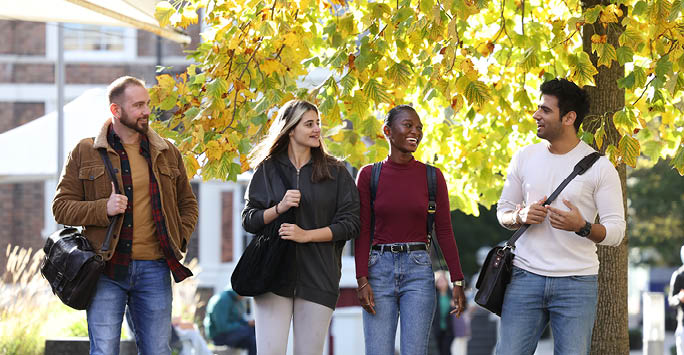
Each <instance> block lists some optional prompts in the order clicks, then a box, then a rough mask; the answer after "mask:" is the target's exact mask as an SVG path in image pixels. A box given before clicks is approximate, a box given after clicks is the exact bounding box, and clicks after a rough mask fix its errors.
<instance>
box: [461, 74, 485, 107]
mask: <svg viewBox="0 0 684 355" xmlns="http://www.w3.org/2000/svg"><path fill="white" fill-rule="evenodd" d="M463 96H465V98H466V100H468V102H469V103H471V104H477V105H479V106H482V105H483V104H484V103H485V102H487V101H488V100H489V99H490V98H491V96H490V95H489V88H488V87H487V85H485V84H484V83H483V82H481V81H479V80H475V81H471V82H470V83H468V85H467V86H466V87H465V91H464V92H463Z"/></svg>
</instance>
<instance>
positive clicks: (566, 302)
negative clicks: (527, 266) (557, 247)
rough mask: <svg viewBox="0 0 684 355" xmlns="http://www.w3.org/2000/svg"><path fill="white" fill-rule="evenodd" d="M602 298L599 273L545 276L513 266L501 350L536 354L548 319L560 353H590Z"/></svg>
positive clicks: (518, 354)
mask: <svg viewBox="0 0 684 355" xmlns="http://www.w3.org/2000/svg"><path fill="white" fill-rule="evenodd" d="M597 300H598V275H588V276H567V277H546V276H540V275H537V274H533V273H531V272H529V271H525V270H523V269H521V268H518V267H513V276H512V278H511V283H510V284H508V288H506V295H505V296H504V303H503V311H502V313H501V323H500V331H499V340H498V342H497V344H496V354H497V355H528V354H529V355H531V354H533V353H534V350H535V349H536V347H537V342H538V341H539V337H541V334H542V332H543V331H544V328H545V327H546V325H547V324H548V323H549V322H550V323H551V332H552V333H553V348H554V354H555V355H570V354H571V355H581V354H589V350H590V348H591V332H592V329H593V327H594V318H595V316H596V303H597Z"/></svg>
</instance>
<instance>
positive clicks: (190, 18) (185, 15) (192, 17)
mask: <svg viewBox="0 0 684 355" xmlns="http://www.w3.org/2000/svg"><path fill="white" fill-rule="evenodd" d="M197 20H198V18H197V11H195V10H194V9H188V8H185V9H183V12H182V15H181V22H180V26H181V27H183V28H187V27H188V26H190V25H192V24H195V23H197Z"/></svg>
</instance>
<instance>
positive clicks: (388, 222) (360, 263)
mask: <svg viewBox="0 0 684 355" xmlns="http://www.w3.org/2000/svg"><path fill="white" fill-rule="evenodd" d="M372 167H373V166H372V165H366V166H364V167H363V168H362V169H361V171H360V172H359V175H358V177H357V180H356V186H357V187H358V189H359V197H360V199H361V234H360V235H359V237H358V238H357V239H356V241H355V242H354V255H355V256H356V257H355V258H356V277H357V278H358V277H363V276H368V253H369V250H370V213H371V210H370V178H371V169H372ZM427 204H428V191H427V176H426V168H425V164H423V163H421V162H419V161H416V160H411V161H410V162H409V163H407V164H398V163H394V162H392V161H390V160H389V159H386V160H385V161H384V164H383V167H382V172H381V173H380V180H379V182H378V190H377V194H376V196H375V235H374V237H373V244H392V243H407V242H427V234H426V224H427ZM435 232H436V235H437V241H438V242H439V246H440V247H441V248H442V252H443V253H444V258H445V259H446V263H447V266H448V267H449V272H450V274H451V280H452V281H455V280H463V272H462V271H461V263H460V260H459V257H458V248H457V246H456V241H455V240H454V235H453V231H452V229H451V216H450V208H449V194H448V191H447V186H446V181H444V176H443V175H442V172H441V171H440V170H439V169H437V212H436V214H435Z"/></svg>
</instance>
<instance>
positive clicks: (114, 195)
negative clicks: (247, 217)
mask: <svg viewBox="0 0 684 355" xmlns="http://www.w3.org/2000/svg"><path fill="white" fill-rule="evenodd" d="M108 96H109V103H110V106H109V107H110V110H111V113H112V118H111V119H108V120H107V122H105V124H104V125H103V126H102V129H101V130H100V133H99V134H98V135H97V137H95V138H94V139H93V138H85V139H83V140H81V141H80V142H79V143H78V145H77V146H76V148H74V149H73V150H72V151H71V153H70V154H69V157H68V158H67V162H66V165H65V167H64V169H63V171H62V176H61V178H60V181H59V184H58V185H57V194H56V196H55V199H54V201H53V203H52V211H53V213H54V215H55V220H56V221H57V223H60V224H65V225H72V226H83V227H84V234H85V235H86V236H87V238H88V240H89V241H90V243H91V244H92V245H93V247H94V248H96V249H97V250H100V249H101V248H102V244H103V242H104V239H105V235H106V233H107V227H108V225H109V224H110V221H112V220H115V219H114V216H116V215H119V214H122V215H123V216H122V218H119V219H118V222H117V224H116V225H115V226H114V232H113V234H112V238H111V242H110V246H109V250H108V251H107V252H101V254H102V256H103V258H104V259H105V260H107V264H106V266H105V270H104V273H103V275H102V276H101V277H100V280H99V281H98V284H97V290H96V293H95V296H94V297H93V300H92V301H91V304H90V306H89V307H88V309H87V318H88V336H89V337H90V354H107V355H110V354H118V353H119V339H120V336H121V323H122V320H123V316H124V311H125V309H126V306H128V307H129V309H130V315H131V318H132V321H133V328H134V332H135V335H136V343H137V345H138V349H139V351H140V353H141V354H170V353H171V350H170V348H169V339H170V337H171V298H172V294H171V277H170V276H171V275H173V278H174V280H175V281H176V282H180V281H182V280H183V279H185V278H187V277H189V276H192V272H190V270H189V269H187V268H186V267H185V266H183V264H182V263H181V262H180V260H181V259H182V258H183V253H184V252H185V251H186V249H187V245H188V241H189V238H190V235H191V234H192V231H193V230H194V229H195V224H196V223H197V215H198V208H197V199H196V198H195V195H194V194H193V192H192V189H191V188H190V183H189V181H188V177H187V174H186V172H185V168H184V166H183V159H182V156H181V154H180V152H179V151H178V149H177V148H176V147H175V146H174V145H173V144H172V143H171V142H169V141H167V140H165V139H163V138H161V137H160V136H159V135H158V134H157V133H156V132H154V131H153V130H151V129H150V128H149V127H148V119H149V115H150V108H149V103H150V97H149V94H148V93H147V89H145V84H144V82H142V81H141V80H139V79H136V78H133V77H130V76H125V77H121V78H119V79H116V80H115V81H114V82H112V83H111V84H110V86H109V88H108ZM99 149H105V150H106V152H107V155H108V156H109V159H110V160H111V162H112V165H113V167H114V172H115V174H116V179H117V181H118V186H120V187H121V189H122V190H123V191H118V192H117V191H115V190H114V183H113V182H112V181H111V179H110V178H109V175H108V174H107V171H106V167H105V164H104V162H103V160H102V158H101V156H100V154H99V152H98V150H99Z"/></svg>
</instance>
